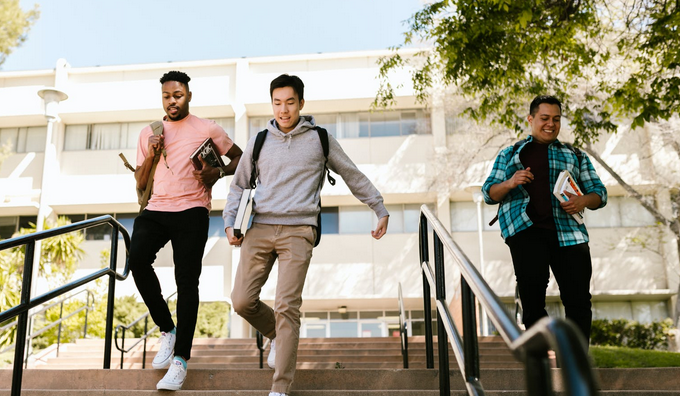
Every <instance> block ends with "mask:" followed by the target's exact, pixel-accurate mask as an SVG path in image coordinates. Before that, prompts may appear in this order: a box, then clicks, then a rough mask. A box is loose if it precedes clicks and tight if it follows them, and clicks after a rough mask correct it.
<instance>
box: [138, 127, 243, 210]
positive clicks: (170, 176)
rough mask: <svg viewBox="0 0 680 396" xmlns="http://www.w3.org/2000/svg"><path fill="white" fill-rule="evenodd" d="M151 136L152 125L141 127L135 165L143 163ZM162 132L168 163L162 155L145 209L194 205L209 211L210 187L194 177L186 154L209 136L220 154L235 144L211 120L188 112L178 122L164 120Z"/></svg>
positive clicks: (173, 208)
mask: <svg viewBox="0 0 680 396" xmlns="http://www.w3.org/2000/svg"><path fill="white" fill-rule="evenodd" d="M152 135H153V132H152V131H151V126H147V127H146V128H144V129H142V132H141V133H140V134H139V141H138V142H137V164H141V163H142V162H144V158H146V156H147V153H148V151H149V137H150V136H152ZM163 135H164V136H165V150H166V152H167V154H168V156H167V165H168V166H167V167H166V165H165V160H164V159H163V156H162V155H161V158H160V161H158V166H157V167H156V173H155V174H154V178H153V194H152V195H151V199H150V200H149V204H148V206H147V207H146V208H147V209H148V210H154V211H162V212H181V211H183V210H187V209H191V208H195V207H204V208H207V209H208V210H210V209H211V206H210V200H211V198H212V195H211V189H208V188H206V187H205V185H204V184H203V183H201V182H199V181H198V180H196V179H195V178H194V175H193V173H192V172H193V171H194V166H193V165H192V164H191V160H189V156H190V155H191V154H192V153H193V152H194V151H195V150H196V148H198V146H199V145H200V144H201V143H203V141H204V140H205V139H207V138H208V137H211V138H212V140H213V142H214V143H215V145H216V146H217V148H218V149H219V151H220V154H222V155H224V154H226V153H227V151H229V149H230V148H231V146H232V145H233V144H234V143H233V142H232V141H231V139H230V138H229V136H228V135H227V133H226V132H225V131H224V129H222V127H220V126H219V125H217V124H216V123H215V122H214V121H211V120H206V119H203V118H198V117H196V116H194V115H191V114H189V115H188V116H186V117H185V118H184V119H182V120H180V121H163ZM168 167H169V169H168Z"/></svg>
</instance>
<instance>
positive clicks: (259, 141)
mask: <svg viewBox="0 0 680 396" xmlns="http://www.w3.org/2000/svg"><path fill="white" fill-rule="evenodd" d="M314 130H316V132H317V133H318V134H319V140H320V141H321V148H322V149H323V156H324V158H325V162H324V164H323V174H322V175H321V185H320V186H319V214H318V215H317V217H316V224H317V226H316V240H315V241H314V247H317V246H318V245H319V242H321V187H323V182H324V178H325V177H328V182H329V183H330V184H331V186H334V185H335V179H334V178H333V177H332V176H331V172H330V170H329V169H328V166H327V164H328V131H327V130H325V129H324V128H321V127H319V126H315V127H314ZM266 138H267V130H266V129H265V130H263V131H260V132H258V134H257V137H256V138H255V145H254V146H253V159H252V164H253V170H252V173H251V174H250V188H252V189H255V188H256V187H257V177H258V175H259V172H258V171H257V160H258V159H259V158H260V151H261V150H262V145H263V144H264V140H265V139H266ZM324 176H325V177H324Z"/></svg>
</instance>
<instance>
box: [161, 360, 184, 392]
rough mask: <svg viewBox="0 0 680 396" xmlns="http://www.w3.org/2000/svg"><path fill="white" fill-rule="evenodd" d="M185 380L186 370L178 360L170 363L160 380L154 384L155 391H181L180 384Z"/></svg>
mask: <svg viewBox="0 0 680 396" xmlns="http://www.w3.org/2000/svg"><path fill="white" fill-rule="evenodd" d="M186 378H187V369H185V368H184V365H183V364H182V362H181V361H179V360H178V359H175V360H173V361H172V364H171V365H170V368H169V369H168V372H167V373H166V374H165V377H163V379H162V380H160V381H158V384H156V389H158V390H172V391H176V390H180V389H182V384H184V380H185V379H186Z"/></svg>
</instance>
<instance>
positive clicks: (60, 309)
mask: <svg viewBox="0 0 680 396" xmlns="http://www.w3.org/2000/svg"><path fill="white" fill-rule="evenodd" d="M45 313H47V312H45ZM63 316H64V301H62V302H61V304H59V330H57V357H59V346H60V345H61V327H62V323H63V322H62V321H61V319H62V317H63Z"/></svg>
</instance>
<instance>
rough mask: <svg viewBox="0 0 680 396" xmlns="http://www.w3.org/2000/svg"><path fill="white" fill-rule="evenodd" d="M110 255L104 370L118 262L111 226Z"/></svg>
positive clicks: (108, 365) (108, 354)
mask: <svg viewBox="0 0 680 396" xmlns="http://www.w3.org/2000/svg"><path fill="white" fill-rule="evenodd" d="M111 227H112V230H111V255H110V264H109V268H110V269H111V270H113V273H111V274H109V295H108V301H106V333H105V334H106V335H105V337H104V369H110V368H111V340H112V338H113V307H114V302H115V299H116V274H115V273H116V262H117V261H118V228H117V227H116V226H114V225H112V226H111Z"/></svg>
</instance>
